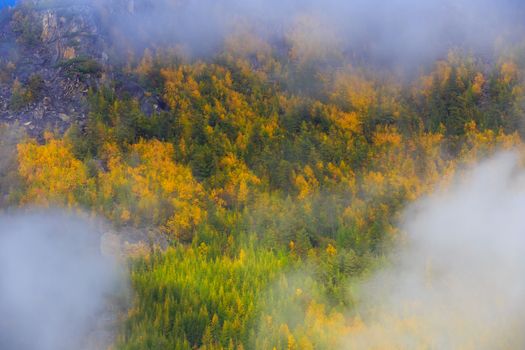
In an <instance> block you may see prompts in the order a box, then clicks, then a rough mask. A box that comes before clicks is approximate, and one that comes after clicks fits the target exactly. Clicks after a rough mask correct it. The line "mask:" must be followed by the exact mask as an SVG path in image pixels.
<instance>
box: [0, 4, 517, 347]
mask: <svg viewBox="0 0 525 350" xmlns="http://www.w3.org/2000/svg"><path fill="white" fill-rule="evenodd" d="M19 11H20V13H19V15H18V17H16V15H15V17H14V18H15V20H16V18H18V20H20V21H23V20H24V19H23V18H24V17H23V16H24V13H23V11H24V10H23V9H22V10H19ZM20 33H22V34H23V33H26V34H27V35H30V34H31V33H30V29H28V28H26V27H21V29H20ZM22 34H20V35H22ZM296 39H297V38H296V37H294V36H293V35H291V36H288V37H286V38H285V40H283V41H279V42H275V41H272V40H271V39H266V38H264V37H261V36H257V35H256V34H254V33H251V32H245V31H240V32H238V33H233V34H229V35H228V36H227V37H226V38H225V40H224V42H223V43H222V46H221V48H220V49H219V50H217V51H216V52H214V53H213V54H212V55H204V56H203V55H201V56H191V55H187V54H186V52H185V51H184V50H182V49H180V48H179V47H162V46H158V47H148V48H145V49H142V48H141V49H140V50H135V51H134V52H133V53H130V54H129V55H128V57H127V58H126V59H125V60H124V61H123V62H119V63H118V64H117V63H115V66H114V67H113V68H112V69H113V70H117V71H118V74H114V75H111V78H109V77H110V75H109V74H107V77H106V73H105V72H103V73H98V71H99V70H104V69H107V68H104V67H102V66H98V65H95V64H92V63H89V62H88V61H86V60H83V61H82V60H78V59H77V60H76V61H75V62H73V61H69V62H68V64H69V65H68V66H67V67H70V68H71V71H70V72H71V74H73V75H77V76H83V75H86V74H92V75H93V74H95V75H96V74H101V81H102V83H101V84H99V87H98V88H90V90H89V91H88V92H87V98H86V104H87V106H88V110H89V113H88V115H87V119H86V121H85V123H84V124H82V125H80V124H76V123H72V124H71V125H70V127H69V128H68V129H67V130H66V131H65V132H61V131H59V130H53V128H49V129H48V130H47V131H45V132H44V133H43V134H42V135H41V136H38V137H35V136H33V135H28V134H27V133H25V132H24V130H23V128H22V126H21V125H17V124H16V123H15V124H10V125H7V124H5V125H4V126H2V128H0V145H1V148H0V149H1V151H0V152H2V159H0V192H1V198H0V204H1V205H2V208H13V207H39V208H64V209H65V210H68V211H72V212H84V213H88V215H92V216H97V217H101V218H104V220H106V221H107V222H109V223H111V225H112V227H114V229H115V230H117V231H122V232H126V230H131V229H133V230H139V231H143V232H151V234H152V235H158V236H162V237H163V239H165V240H166V242H167V244H164V245H160V244H157V243H156V241H155V239H152V240H151V241H150V242H144V244H142V245H140V246H137V247H133V248H132V249H131V248H130V251H129V252H126V264H127V267H128V270H129V279H130V284H131V287H132V300H131V303H130V307H129V309H128V310H127V311H126V312H125V314H123V315H121V317H120V318H121V322H120V323H121V326H119V329H118V334H117V337H116V343H115V345H114V346H113V347H112V348H113V349H115V350H118V349H122V350H144V349H158V350H161V349H208V350H211V349H232V350H234V349H235V350H241V349H296V350H303V349H304V350H307V349H339V348H345V347H344V344H348V339H352V337H353V336H354V335H359V334H362V333H363V332H365V330H366V328H367V327H368V325H367V320H366V317H365V315H364V314H363V313H362V310H361V308H360V307H359V301H360V298H361V294H360V293H361V287H360V283H361V282H362V281H364V280H366V279H367V278H369V277H370V276H371V275H373V274H374V273H375V272H376V271H377V270H380V269H381V268H383V267H384V266H388V265H389V259H390V258H389V257H390V254H391V252H392V250H393V248H394V247H397V246H398V245H402V244H403V242H404V240H405V238H406V234H405V232H404V231H403V229H402V225H401V223H402V221H403V218H404V217H403V212H404V210H405V208H406V207H407V205H409V204H410V203H413V202H415V201H417V200H419V199H421V198H425V197H426V196H428V195H430V194H431V193H433V192H434V191H436V190H437V189H439V188H446V187H448V186H450V185H451V184H452V183H454V181H455V179H456V178H457V177H458V176H459V177H461V176H462V175H461V174H463V171H464V170H465V169H468V168H469V167H471V166H473V165H474V164H476V163H477V162H479V161H480V160H483V159H486V158H488V157H490V156H492V155H494V154H496V153H497V152H499V151H501V150H511V149H517V150H519V152H522V151H521V150H522V149H523V141H522V138H523V136H525V128H524V124H523V115H524V112H525V80H524V78H525V50H524V49H523V48H524V47H525V46H524V45H523V44H524V43H521V44H520V43H512V45H507V46H504V45H502V47H499V48H498V50H497V51H496V53H495V54H494V55H492V56H491V57H486V56H483V55H478V54H477V53H476V52H469V50H463V49H461V48H450V49H448V50H447V53H446V54H444V55H443V56H442V57H440V58H438V59H436V60H433V61H432V62H428V63H425V65H422V66H421V68H420V69H418V70H417V72H414V73H412V74H410V75H407V74H405V73H404V72H403V73H399V72H396V71H395V70H393V69H391V68H390V67H388V66H382V67H381V66H379V67H378V66H377V65H376V63H370V62H369V63H367V62H366V60H359V59H353V58H351V57H349V56H348V55H346V54H345V53H344V52H342V51H338V50H336V49H334V50H333V51H327V50H317V49H315V48H312V47H309V46H308V45H306V46H305V43H303V42H301V41H300V40H298V39H297V40H296ZM14 64H15V63H13V62H10V61H9V60H8V59H7V58H6V59H3V58H0V71H1V72H2V75H1V76H0V81H2V76H4V75H8V71H9V69H11V70H12V68H9V67H10V66H11V65H14ZM64 67H65V66H64ZM79 67H80V68H79ZM73 68H74V69H73ZM77 68H78V69H77ZM67 69H69V68H67ZM3 73H5V74H3ZM124 80H125V81H132V82H134V84H137V85H139V86H141V88H142V89H144V91H146V95H147V96H159V101H162V106H161V108H159V109H157V110H155V111H153V112H147V111H144V110H143V109H142V108H141V105H140V102H139V101H138V100H137V99H136V98H134V96H132V95H129V94H126V93H119V91H121V89H120V88H119V86H121V85H122V84H125V82H124ZM4 82H5V83H6V84H10V89H11V91H12V97H11V100H10V102H9V103H10V104H11V106H15V107H16V108H18V107H17V106H19V105H20V106H23V105H24V104H28V103H31V102H30V101H32V100H35V99H41V98H42V96H43V95H41V94H39V91H40V90H41V89H42V87H41V86H40V85H41V82H39V78H38V77H37V76H32V77H31V79H29V80H27V82H21V81H19V80H14V81H11V80H10V79H8V78H7V77H5V78H4V80H3V82H2V84H4ZM20 108H22V107H20ZM520 154H522V153H520ZM391 322H398V323H399V325H398V327H400V328H407V329H415V328H417V325H413V324H412V323H411V322H416V323H417V320H416V321H411V320H395V319H392V320H391ZM411 327H413V328H411ZM378 332H379V333H378V334H382V333H380V332H381V331H380V330H378ZM385 332H387V331H385ZM421 343H422V344H424V346H423V347H421V348H432V344H434V343H432V340H431V339H423V340H421ZM357 346H358V345H357ZM349 348H353V347H349ZM357 348H361V347H357ZM365 348H366V347H365ZM375 348H394V347H389V346H388V345H384V344H383V345H378V346H377V347H375ZM396 348H403V347H396ZM438 348H439V347H438ZM465 348H470V347H468V346H466V347H465ZM472 348H475V346H474V347H472Z"/></svg>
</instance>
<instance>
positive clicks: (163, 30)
mask: <svg viewBox="0 0 525 350" xmlns="http://www.w3.org/2000/svg"><path fill="white" fill-rule="evenodd" d="M120 3H122V4H124V3H127V6H124V7H125V8H126V9H127V11H124V12H122V13H121V14H120V15H116V14H112V15H111V16H110V19H111V24H112V25H113V26H114V27H119V30H118V31H119V33H120V34H119V42H126V41H127V43H128V44H130V45H138V46H140V47H141V46H145V45H154V46H155V45H157V46H163V45H167V44H170V43H171V44H173V43H177V44H181V45H183V46H186V47H188V48H190V49H191V50H192V51H193V52H195V53H198V54H209V53H212V52H214V51H215V50H216V49H217V48H219V47H220V46H221V44H222V43H223V41H224V39H225V37H227V36H229V35H231V34H232V33H234V32H236V31H239V30H245V31H249V32H252V33H255V34H256V35H258V36H261V37H264V38H266V39H268V40H270V41H272V40H273V41H275V42H280V41H279V40H281V39H283V38H285V39H286V40H288V41H292V43H291V44H292V45H294V44H296V45H306V44H305V43H297V42H296V43H294V42H293V41H294V40H295V39H296V38H295V37H293V36H290V35H289V34H290V32H293V31H294V30H301V31H303V33H304V34H305V35H300V38H301V40H310V39H312V41H313V42H314V43H323V45H322V46H320V47H319V50H327V49H329V48H327V47H326V43H327V42H328V43H331V45H332V46H333V47H331V48H330V49H337V50H340V51H341V52H343V53H345V54H346V55H348V56H350V57H353V58H361V59H366V60H372V61H374V62H377V63H380V64H404V65H407V64H420V63H422V62H425V61H427V60H434V59H436V58H440V57H443V56H445V55H446V53H447V51H448V50H449V49H451V48H454V47H461V49H463V50H465V51H467V52H469V51H474V52H476V53H480V54H486V55H490V54H491V53H493V51H494V49H495V46H497V45H496V42H501V41H513V40H518V39H519V38H520V36H521V33H523V21H522V18H523V15H524V14H525V6H524V4H523V2H521V1H518V0H501V1H498V0H456V1H454V0H430V1H415V0H394V1H386V0H350V1H344V0H323V1H321V0H306V1H299V0H280V1H277V0H266V1H263V0H219V1H214V0H181V1H176V0H163V1H147V0H142V1H141V0H134V1H132V0H130V1H127V2H126V1H121V2H120ZM319 36H321V37H319Z"/></svg>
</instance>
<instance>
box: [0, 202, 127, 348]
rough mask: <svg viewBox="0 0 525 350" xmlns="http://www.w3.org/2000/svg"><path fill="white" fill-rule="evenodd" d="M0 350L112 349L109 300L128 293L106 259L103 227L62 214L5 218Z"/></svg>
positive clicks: (0, 238) (0, 232) (0, 234)
mask: <svg viewBox="0 0 525 350" xmlns="http://www.w3.org/2000/svg"><path fill="white" fill-rule="evenodd" d="M0 222H1V227H0V314H1V315H2V317H1V318H0V348H1V349H2V350H62V349H63V350H66V349H67V350H69V349H80V350H96V349H106V348H107V346H108V345H110V344H111V340H112V336H113V335H112V331H113V330H114V329H112V328H111V327H112V326H114V324H113V321H114V317H115V314H114V313H112V312H111V309H110V304H109V301H110V298H115V297H116V296H118V294H119V293H121V292H122V291H123V290H124V288H125V286H126V283H125V279H124V277H123V274H122V273H121V271H119V267H118V264H117V262H116V260H115V259H114V258H113V257H110V256H105V255H103V254H102V253H101V245H100V242H101V240H100V239H101V234H100V225H98V224H95V223H94V222H92V221H89V220H86V219H82V218H80V217H77V216H73V215H70V214H65V213H61V212H58V211H46V212H43V211H39V212H19V213H11V214H9V215H7V214H6V215H2V216H1V217H0Z"/></svg>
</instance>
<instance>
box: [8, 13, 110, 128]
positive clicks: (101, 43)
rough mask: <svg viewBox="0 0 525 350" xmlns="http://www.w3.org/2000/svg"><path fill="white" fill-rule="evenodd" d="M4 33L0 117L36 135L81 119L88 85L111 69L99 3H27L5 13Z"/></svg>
mask: <svg viewBox="0 0 525 350" xmlns="http://www.w3.org/2000/svg"><path fill="white" fill-rule="evenodd" d="M0 39H1V40H0V72H1V73H0V122H10V123H12V122H15V121H17V122H18V123H19V124H20V125H24V126H26V129H27V131H28V133H29V134H30V135H32V136H39V135H40V134H41V133H42V131H43V130H44V129H51V130H54V131H58V132H63V131H65V130H66V129H67V128H68V127H69V126H70V125H71V124H73V123H77V124H80V125H82V124H83V123H84V120H85V118H86V114H87V108H88V105H87V101H86V97H87V94H88V91H89V90H90V89H93V90H95V89H97V88H98V87H99V86H100V85H101V84H102V77H103V73H104V72H105V70H106V69H107V67H106V61H107V54H106V50H107V45H106V42H107V39H106V37H105V36H104V34H103V33H102V31H101V30H100V28H99V24H98V22H97V12H96V8H94V7H92V6H89V5H77V6H71V5H68V6H66V5H64V6H58V5H57V6H55V7H48V8H44V7H43V6H42V7H39V6H38V4H32V5H27V4H24V5H21V6H18V7H16V8H15V9H12V10H9V11H7V10H6V11H4V12H3V13H2V16H0ZM15 81H16V82H18V83H16V84H18V85H19V87H16V86H15V85H16V84H15ZM72 111H74V112H72Z"/></svg>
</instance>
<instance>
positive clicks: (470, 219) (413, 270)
mask: <svg viewBox="0 0 525 350" xmlns="http://www.w3.org/2000/svg"><path fill="white" fill-rule="evenodd" d="M524 213H525V171H524V169H523V167H522V163H521V160H520V157H519V155H518V154H517V153H512V152H511V153H504V154H500V155H499V156H497V157H495V158H493V159H490V160H487V161H485V162H483V163H481V164H480V165H478V166H476V167H475V168H473V169H471V170H469V171H468V172H467V174H466V175H464V176H462V177H461V178H459V179H458V180H457V181H456V183H454V184H453V185H452V186H451V187H450V188H448V189H446V190H440V191H438V192H436V193H435V194H433V195H431V196H429V197H427V198H425V199H422V200H420V201H418V202H416V203H414V204H413V205H411V206H410V207H409V208H408V209H407V211H406V213H405V215H404V220H403V223H402V225H401V227H402V229H403V230H404V232H405V233H406V237H405V239H404V243H403V244H402V245H401V247H398V249H397V250H395V256H394V258H393V260H392V265H391V266H389V267H387V268H385V269H382V270H381V271H380V272H379V273H377V274H376V275H375V276H373V277H372V278H371V279H370V280H369V281H368V282H366V283H365V284H364V285H363V286H361V287H360V289H361V291H360V293H359V295H360V302H359V305H360V306H359V309H358V312H357V313H358V314H359V317H360V318H361V319H362V322H363V323H364V327H358V330H357V331H355V332H351V333H350V335H349V336H348V337H347V338H346V339H345V340H344V341H343V344H344V346H343V347H342V349H371V348H373V349H376V348H395V349H398V348H399V349H419V348H435V349H463V348H465V349H501V348H506V349H522V348H523V347H524V346H525V336H524V335H523V332H522V330H523V327H524V326H525V221H524V220H523V217H524V216H523V215H524Z"/></svg>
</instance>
